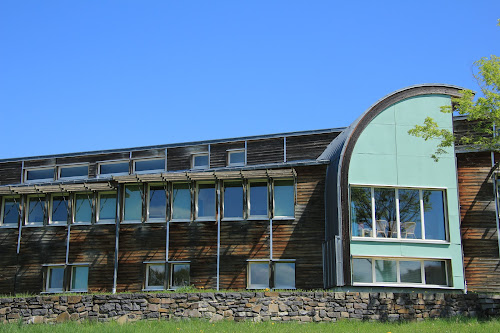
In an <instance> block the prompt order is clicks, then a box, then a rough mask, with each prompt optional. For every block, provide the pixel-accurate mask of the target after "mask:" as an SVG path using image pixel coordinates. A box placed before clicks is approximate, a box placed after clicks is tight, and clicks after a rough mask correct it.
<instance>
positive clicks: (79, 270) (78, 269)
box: [70, 266, 89, 292]
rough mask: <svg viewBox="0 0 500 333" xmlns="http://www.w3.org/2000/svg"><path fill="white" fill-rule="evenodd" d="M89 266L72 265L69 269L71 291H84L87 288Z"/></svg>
mask: <svg viewBox="0 0 500 333" xmlns="http://www.w3.org/2000/svg"><path fill="white" fill-rule="evenodd" d="M88 280H89V267H88V266H73V267H72V269H71V286H70V290H71V291H82V292H86V291H87V289H88Z"/></svg>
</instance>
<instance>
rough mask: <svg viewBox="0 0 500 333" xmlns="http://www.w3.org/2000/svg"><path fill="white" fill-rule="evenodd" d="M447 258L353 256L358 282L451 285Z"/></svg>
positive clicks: (354, 277) (355, 281)
mask: <svg viewBox="0 0 500 333" xmlns="http://www.w3.org/2000/svg"><path fill="white" fill-rule="evenodd" d="M448 265H449V261H447V260H416V259H413V260H408V259H392V258H353V260H352V272H353V273H352V276H353V278H352V279H353V282H354V283H355V284H356V283H357V284H381V285H390V284H403V285H407V284H412V285H414V284H416V285H433V286H449V285H450V283H449V280H448V276H449V274H448Z"/></svg>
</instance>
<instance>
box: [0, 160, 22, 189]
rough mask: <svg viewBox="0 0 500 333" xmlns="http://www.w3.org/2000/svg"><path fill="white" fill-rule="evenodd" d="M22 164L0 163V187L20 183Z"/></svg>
mask: <svg viewBox="0 0 500 333" xmlns="http://www.w3.org/2000/svg"><path fill="white" fill-rule="evenodd" d="M22 165H23V164H22V162H7V163H0V185H7V184H18V183H20V182H21V175H22V172H23V171H22V170H23V167H22Z"/></svg>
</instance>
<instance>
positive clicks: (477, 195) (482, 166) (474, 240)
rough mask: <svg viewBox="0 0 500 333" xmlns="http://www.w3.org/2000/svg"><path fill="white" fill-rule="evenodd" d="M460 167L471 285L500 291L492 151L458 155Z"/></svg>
mask: <svg viewBox="0 0 500 333" xmlns="http://www.w3.org/2000/svg"><path fill="white" fill-rule="evenodd" d="M498 158H499V156H496V159H497V161H498ZM457 166H458V185H459V197H460V214H461V218H462V223H461V233H462V246H463V252H464V265H465V279H466V281H467V288H468V289H469V290H471V291H477V292H480V291H493V292H499V291H500V259H499V252H498V238H497V237H498V234H497V230H496V219H495V214H496V213H495V198H494V193H493V181H492V178H491V171H492V168H491V159H490V153H466V154H458V155H457Z"/></svg>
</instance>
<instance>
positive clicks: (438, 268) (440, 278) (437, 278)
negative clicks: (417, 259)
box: [424, 260, 448, 286]
mask: <svg viewBox="0 0 500 333" xmlns="http://www.w3.org/2000/svg"><path fill="white" fill-rule="evenodd" d="M424 270H425V283H426V284H437V285H440V286H445V285H447V284H448V283H447V278H446V263H445V262H444V261H430V260H426V261H424Z"/></svg>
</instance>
